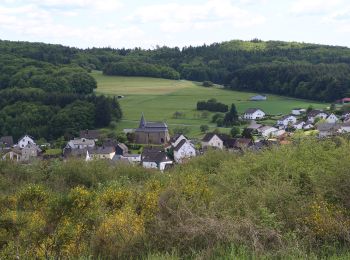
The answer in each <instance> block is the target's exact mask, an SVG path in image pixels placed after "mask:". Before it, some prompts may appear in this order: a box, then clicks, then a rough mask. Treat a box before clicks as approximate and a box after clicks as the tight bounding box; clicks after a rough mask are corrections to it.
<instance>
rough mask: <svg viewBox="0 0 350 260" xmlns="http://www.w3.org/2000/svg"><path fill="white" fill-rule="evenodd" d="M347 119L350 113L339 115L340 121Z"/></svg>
mask: <svg viewBox="0 0 350 260" xmlns="http://www.w3.org/2000/svg"><path fill="white" fill-rule="evenodd" d="M349 117H350V112H344V113H343V114H342V115H341V118H342V119H345V118H349Z"/></svg>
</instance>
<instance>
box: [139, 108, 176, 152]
mask: <svg viewBox="0 0 350 260" xmlns="http://www.w3.org/2000/svg"><path fill="white" fill-rule="evenodd" d="M135 137H136V143H138V144H156V145H160V144H166V143H168V141H169V140H170V137H169V131H168V126H167V124H165V123H162V122H153V123H151V122H146V120H145V117H144V115H143V114H142V116H141V119H140V124H139V127H138V128H137V129H136V130H135Z"/></svg>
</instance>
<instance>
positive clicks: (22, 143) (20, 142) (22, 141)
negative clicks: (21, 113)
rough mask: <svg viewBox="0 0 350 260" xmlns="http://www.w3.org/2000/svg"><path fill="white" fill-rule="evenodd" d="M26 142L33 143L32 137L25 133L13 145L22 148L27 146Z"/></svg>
mask: <svg viewBox="0 0 350 260" xmlns="http://www.w3.org/2000/svg"><path fill="white" fill-rule="evenodd" d="M28 144H34V145H35V142H34V138H33V137H31V136H29V135H25V136H23V137H22V138H20V139H19V140H18V142H17V144H16V145H15V146H16V147H19V148H24V147H25V146H27V145H28Z"/></svg>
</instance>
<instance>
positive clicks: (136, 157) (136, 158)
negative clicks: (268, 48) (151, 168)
mask: <svg viewBox="0 0 350 260" xmlns="http://www.w3.org/2000/svg"><path fill="white" fill-rule="evenodd" d="M122 157H123V158H125V159H127V160H128V161H129V162H130V163H132V164H137V163H141V159H142V158H141V154H126V155H124V156H122Z"/></svg>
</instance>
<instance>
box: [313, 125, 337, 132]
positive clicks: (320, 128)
mask: <svg viewBox="0 0 350 260" xmlns="http://www.w3.org/2000/svg"><path fill="white" fill-rule="evenodd" d="M339 129H340V125H339V124H333V123H321V124H318V125H317V130H318V131H320V132H328V131H337V130H339Z"/></svg>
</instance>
